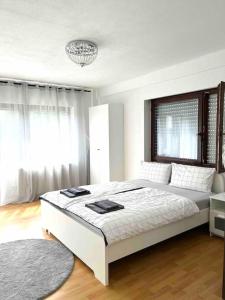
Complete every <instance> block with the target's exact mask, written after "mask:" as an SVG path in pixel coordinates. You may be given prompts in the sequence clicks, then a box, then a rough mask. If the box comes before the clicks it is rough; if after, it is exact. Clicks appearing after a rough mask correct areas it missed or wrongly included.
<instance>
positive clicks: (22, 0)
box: [0, 0, 225, 87]
mask: <svg viewBox="0 0 225 300" xmlns="http://www.w3.org/2000/svg"><path fill="white" fill-rule="evenodd" d="M224 12H225V1H224V0H214V1H212V0H0V77H10V78H19V79H30V80H39V81H48V82H57V83H65V84H74V85H78V86H88V87H100V86H105V85H109V84H114V83H117V82H120V81H123V80H127V79H130V78H134V77H137V76H140V75H144V74H146V73H149V72H151V71H154V70H157V69H160V68H163V67H167V66H169V65H173V64H176V63H179V62H183V61H186V60H189V59H192V58H195V57H198V56H201V55H204V54H207V53H210V52H214V51H217V50H219V49H222V48H225V17H224ZM72 39H90V40H92V41H94V42H96V43H97V44H98V45H99V55H98V57H97V59H96V61H95V62H94V63H93V64H92V65H90V66H87V67H84V68H80V67H79V66H77V65H76V64H74V63H73V62H72V61H70V60H69V58H68V57H67V55H66V54H65V45H66V44H67V42H68V41H70V40H72Z"/></svg>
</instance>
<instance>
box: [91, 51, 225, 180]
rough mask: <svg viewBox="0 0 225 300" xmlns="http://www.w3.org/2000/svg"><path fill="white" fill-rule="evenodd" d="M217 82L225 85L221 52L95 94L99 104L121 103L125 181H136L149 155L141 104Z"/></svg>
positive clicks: (223, 61) (224, 60)
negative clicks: (140, 164)
mask: <svg viewBox="0 0 225 300" xmlns="http://www.w3.org/2000/svg"><path fill="white" fill-rule="evenodd" d="M220 81H225V50H222V51H219V52H216V53H212V54H209V55H206V56H202V57H199V58H198V59H194V60H192V61H188V62H184V63H182V64H179V65H175V66H172V67H169V68H165V69H161V70H159V71H157V72H153V73H149V74H147V75H145V76H141V77H138V78H135V79H132V80H128V81H126V82H121V83H119V84H116V85H113V86H109V87H104V88H102V89H99V90H98V91H96V100H97V102H98V103H99V104H102V103H111V102H121V103H124V130H125V133H124V134H125V137H124V143H125V144H124V148H125V153H124V169H125V179H132V178H137V177H138V168H139V163H140V161H141V160H143V159H144V158H145V159H146V158H148V157H147V156H146V154H145V153H150V149H149V151H148V149H146V147H148V148H150V145H148V143H147V142H146V136H148V133H146V132H145V131H144V127H146V126H145V125H146V124H145V118H144V114H146V110H145V109H144V106H145V105H144V103H145V102H144V100H148V99H153V98H157V97H162V96H167V95H174V94H179V93H184V92H189V91H194V90H199V89H205V88H211V87H216V86H217V85H218V84H219V82H220Z"/></svg>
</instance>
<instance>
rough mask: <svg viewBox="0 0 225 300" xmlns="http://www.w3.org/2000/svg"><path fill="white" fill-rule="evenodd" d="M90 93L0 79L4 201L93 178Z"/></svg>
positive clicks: (0, 183)
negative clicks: (89, 125)
mask: <svg viewBox="0 0 225 300" xmlns="http://www.w3.org/2000/svg"><path fill="white" fill-rule="evenodd" d="M90 105H91V93H88V92H81V91H75V90H71V89H65V88H56V87H48V86H43V87H39V86H29V85H27V84H22V85H21V84H16V83H1V84H0V204H1V205H4V204H7V203H13V202H27V201H31V200H33V199H35V198H36V197H37V196H38V195H40V194H41V193H44V192H47V191H51V190H56V189H61V188H66V187H71V186H77V185H83V184H87V183H88V178H89V168H88V166H89V161H88V159H89V158H88V157H89V153H88V107H89V106H90Z"/></svg>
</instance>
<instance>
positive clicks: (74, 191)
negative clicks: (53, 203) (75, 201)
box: [60, 188, 91, 198]
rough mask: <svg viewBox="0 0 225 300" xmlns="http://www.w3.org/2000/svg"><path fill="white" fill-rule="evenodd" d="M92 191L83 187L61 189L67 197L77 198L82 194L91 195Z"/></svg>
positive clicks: (61, 192)
mask: <svg viewBox="0 0 225 300" xmlns="http://www.w3.org/2000/svg"><path fill="white" fill-rule="evenodd" d="M90 193H91V192H90V191H88V190H85V189H83V188H70V189H67V190H62V191H60V194H63V195H64V196H66V197H69V198H75V197H80V196H85V195H89V194H90Z"/></svg>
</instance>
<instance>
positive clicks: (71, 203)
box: [42, 182, 199, 244]
mask: <svg viewBox="0 0 225 300" xmlns="http://www.w3.org/2000/svg"><path fill="white" fill-rule="evenodd" d="M137 187H138V186H137V185H134V184H132V183H128V182H124V183H123V182H111V183H109V184H106V185H93V186H87V188H88V189H89V190H91V193H92V194H91V195H87V196H83V197H79V198H76V199H75V200H74V199H73V200H71V199H69V198H67V197H65V196H63V195H61V194H59V191H57V192H50V193H46V194H45V195H43V196H42V198H44V199H46V200H48V201H50V202H51V203H53V204H56V205H58V206H60V207H61V208H64V209H66V210H68V211H70V212H72V213H74V214H76V215H77V216H79V217H81V218H82V219H84V220H85V221H87V222H88V223H90V224H92V225H93V226H95V227H97V228H99V229H101V231H102V232H103V233H104V235H105V237H106V239H107V242H108V244H112V243H115V242H118V241H120V240H123V239H126V238H129V237H132V236H135V235H138V234H140V233H143V232H146V231H149V230H151V229H155V228H158V227H161V226H164V225H166V224H169V223H172V222H176V221H178V220H181V219H183V218H187V217H190V216H192V215H194V214H197V213H198V212H199V209H198V207H197V205H196V204H195V202H194V201H192V200H190V199H188V198H185V197H182V196H180V195H176V194H172V193H169V192H167V191H162V190H159V189H155V188H143V189H140V190H135V191H129V192H126V193H122V194H115V193H118V192H120V191H123V190H129V189H131V188H137ZM106 198H107V199H109V200H112V201H115V202H117V203H120V204H122V205H124V207H125V208H124V209H122V210H118V211H115V212H110V213H107V214H102V215H101V214H97V213H96V212H94V211H92V210H91V209H89V208H87V207H85V204H86V203H92V202H94V201H96V200H102V199H106Z"/></svg>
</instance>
